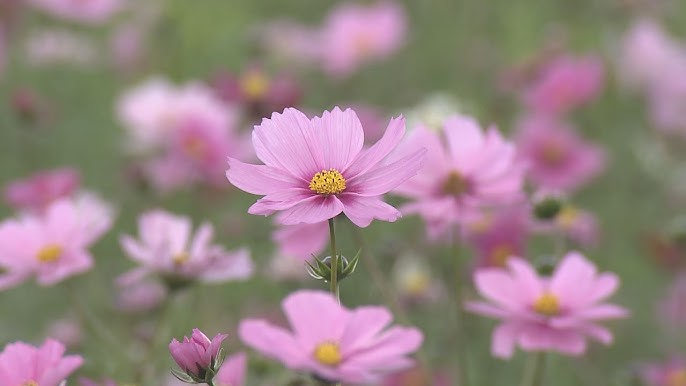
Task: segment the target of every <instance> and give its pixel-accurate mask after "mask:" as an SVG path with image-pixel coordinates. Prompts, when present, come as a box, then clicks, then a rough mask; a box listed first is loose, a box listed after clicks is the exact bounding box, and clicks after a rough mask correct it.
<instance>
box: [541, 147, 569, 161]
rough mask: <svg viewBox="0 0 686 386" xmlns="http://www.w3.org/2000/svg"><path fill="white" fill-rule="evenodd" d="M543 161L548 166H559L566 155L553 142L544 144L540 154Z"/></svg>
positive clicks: (562, 149) (563, 150) (561, 148)
mask: <svg viewBox="0 0 686 386" xmlns="http://www.w3.org/2000/svg"><path fill="white" fill-rule="evenodd" d="M541 155H542V156H543V160H544V161H545V162H546V163H548V164H549V165H553V166H555V165H559V164H560V163H562V161H564V159H565V157H566V156H567V153H566V152H565V149H564V148H563V147H562V146H560V145H559V144H557V143H555V142H551V143H548V144H546V145H545V146H544V147H543V150H542V154H541Z"/></svg>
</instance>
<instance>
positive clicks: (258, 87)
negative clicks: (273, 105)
mask: <svg viewBox="0 0 686 386" xmlns="http://www.w3.org/2000/svg"><path fill="white" fill-rule="evenodd" d="M240 86H241V90H243V93H244V94H245V96H247V97H248V99H252V100H255V99H260V98H262V97H263V96H264V94H265V93H266V92H267V90H268V89H269V80H267V78H266V77H265V76H264V75H263V74H262V73H261V72H259V71H251V72H250V73H248V74H246V75H245V76H243V77H242V78H241V81H240Z"/></svg>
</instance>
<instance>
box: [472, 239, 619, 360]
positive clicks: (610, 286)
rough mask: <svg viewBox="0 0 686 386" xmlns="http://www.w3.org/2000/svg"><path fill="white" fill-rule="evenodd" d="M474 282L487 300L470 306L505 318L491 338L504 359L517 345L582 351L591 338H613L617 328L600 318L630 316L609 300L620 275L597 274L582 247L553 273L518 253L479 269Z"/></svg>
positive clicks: (604, 340)
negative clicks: (500, 264) (539, 270)
mask: <svg viewBox="0 0 686 386" xmlns="http://www.w3.org/2000/svg"><path fill="white" fill-rule="evenodd" d="M474 282H475V284H476V288H477V290H478V291H479V293H480V294H481V295H482V296H484V297H485V298H486V299H487V300H488V302H482V301H479V302H470V303H468V304H467V306H466V308H467V309H468V310H469V311H472V312H474V313H477V314H480V315H483V316H487V317H491V318H495V319H498V320H500V321H501V323H500V324H499V325H498V326H497V327H496V328H495V330H494V331H493V335H492V343H491V352H492V353H493V355H494V356H496V357H500V358H506V359H507V358H510V357H511V356H512V355H513V353H514V349H515V346H519V347H521V348H522V349H523V350H525V351H556V352H559V353H562V354H566V355H582V354H583V353H584V352H585V351H586V337H590V338H592V339H594V340H597V341H599V342H601V343H603V344H606V345H607V344H610V343H611V342H612V333H611V332H610V331H609V330H608V329H606V328H605V327H603V326H601V325H599V324H597V322H598V321H600V320H605V319H617V318H625V317H627V315H628V311H627V310H626V309H624V308H622V307H619V306H617V305H614V304H611V303H606V302H605V300H606V299H607V298H608V297H609V296H610V295H612V294H613V293H614V292H615V290H616V289H617V287H618V286H619V278H617V276H616V275H615V274H613V273H598V272H597V270H596V267H595V266H594V265H593V264H592V263H591V262H590V261H588V260H587V259H586V258H585V257H584V256H582V255H581V254H579V253H577V252H570V253H568V254H567V255H565V256H564V258H563V259H562V260H561V261H560V263H558V265H557V267H556V268H555V271H554V272H553V274H552V276H550V277H545V276H540V275H539V274H538V273H536V271H535V270H534V268H533V267H532V266H531V265H530V264H529V263H528V262H526V261H525V260H522V259H520V258H516V257H513V258H510V259H509V260H508V262H507V268H506V269H502V268H484V269H480V270H477V272H476V273H475V275H474Z"/></svg>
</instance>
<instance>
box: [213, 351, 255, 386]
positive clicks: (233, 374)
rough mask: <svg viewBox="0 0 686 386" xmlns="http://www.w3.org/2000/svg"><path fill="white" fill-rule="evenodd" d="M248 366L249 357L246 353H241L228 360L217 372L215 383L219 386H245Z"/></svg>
mask: <svg viewBox="0 0 686 386" xmlns="http://www.w3.org/2000/svg"><path fill="white" fill-rule="evenodd" d="M247 365H248V356H247V355H246V354H245V353H242V352H240V353H237V354H234V355H232V356H230V357H228V358H226V360H224V363H223V364H222V367H221V368H220V369H219V371H218V372H217V375H216V378H215V383H216V384H217V385H231V386H244V385H245V373H246V370H247Z"/></svg>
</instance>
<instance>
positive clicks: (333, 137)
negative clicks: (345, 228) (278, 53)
mask: <svg viewBox="0 0 686 386" xmlns="http://www.w3.org/2000/svg"><path fill="white" fill-rule="evenodd" d="M404 133H405V125H404V120H403V119H402V118H396V119H392V120H391V122H390V123H389V125H388V128H387V129H386V133H385V134H384V136H383V137H382V138H381V139H380V140H379V141H378V142H377V143H376V144H375V145H373V146H371V147H370V148H368V149H363V148H362V147H363V143H364V131H363V129H362V125H361V124H360V121H359V119H358V118H357V115H356V114H355V112H354V111H352V110H350V109H348V110H346V111H341V110H340V109H339V108H338V107H336V108H334V109H333V111H331V112H329V111H325V112H324V113H323V114H322V117H321V118H320V117H315V118H313V119H312V120H310V119H308V118H307V117H306V116H305V115H304V114H303V113H301V112H300V111H298V110H296V109H286V110H284V112H283V114H278V113H274V114H272V117H271V119H264V120H263V121H262V124H260V125H258V126H255V130H254V131H253V145H254V147H255V151H256V153H257V157H258V158H259V159H260V160H261V161H262V162H264V163H265V165H251V164H246V163H243V162H240V161H238V160H236V159H234V158H231V157H230V158H229V169H228V170H227V172H226V176H227V178H228V179H229V181H230V182H231V183H232V184H233V185H235V186H236V187H238V188H239V189H242V190H244V191H246V192H248V193H252V194H257V195H264V196H265V197H263V198H261V199H259V200H258V201H257V202H256V203H255V204H253V205H252V206H251V207H250V209H249V210H248V213H250V214H255V215H265V216H267V215H270V214H273V213H275V212H280V213H279V215H278V217H277V221H278V222H279V223H281V224H284V225H294V224H299V223H309V224H313V223H318V222H322V221H326V220H328V219H331V218H333V217H335V216H337V215H338V214H340V213H341V212H342V213H344V214H345V215H346V216H347V217H348V218H349V219H350V220H351V221H352V222H353V223H355V224H356V225H357V226H360V227H366V226H368V225H369V224H370V223H371V222H372V220H373V219H375V218H376V219H379V220H383V221H395V220H397V219H398V218H399V217H400V212H398V210H397V209H395V208H393V207H392V206H390V205H388V204H386V203H385V202H384V201H383V200H382V199H381V195H383V194H385V193H387V192H388V191H390V190H391V189H393V188H395V187H396V186H398V185H399V184H401V183H402V182H404V181H405V180H407V179H408V178H410V177H412V176H413V175H415V174H416V173H417V170H419V168H420V167H421V164H422V160H423V158H424V153H425V150H424V149H419V150H417V151H415V152H413V153H412V154H410V155H408V156H406V157H404V158H402V159H400V160H398V161H396V162H393V163H388V164H384V163H383V162H382V161H383V160H384V159H385V158H386V156H387V155H388V154H389V153H390V152H391V151H392V150H393V149H394V148H395V146H396V145H397V144H398V142H399V141H400V140H401V138H402V136H403V134H404Z"/></svg>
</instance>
